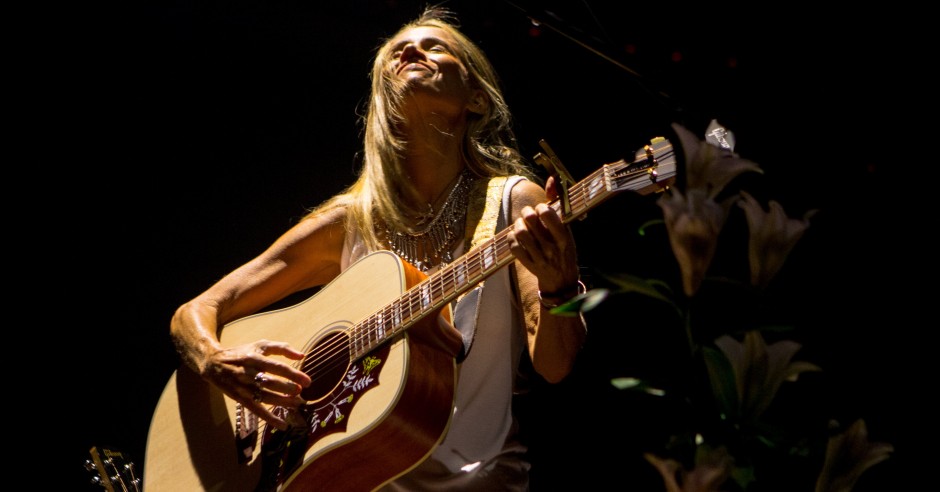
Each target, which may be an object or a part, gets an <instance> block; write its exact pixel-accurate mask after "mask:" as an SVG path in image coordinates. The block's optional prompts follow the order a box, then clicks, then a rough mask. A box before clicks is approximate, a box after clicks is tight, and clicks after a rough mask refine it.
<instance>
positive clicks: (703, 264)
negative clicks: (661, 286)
mask: <svg viewBox="0 0 940 492" xmlns="http://www.w3.org/2000/svg"><path fill="white" fill-rule="evenodd" d="M657 204H658V205H659V206H660V208H662V209H663V219H664V220H665V222H666V232H667V234H668V235H669V244H670V246H671V247H672V253H673V255H674V256H675V257H676V261H677V262H678V263H679V270H680V271H681V272H682V290H683V292H685V295H687V296H689V297H691V296H693V295H695V293H696V292H697V291H698V288H699V287H700V286H701V285H702V280H703V279H704V278H705V272H706V271H707V270H708V267H709V265H710V264H711V262H712V258H714V256H715V249H716V248H717V246H718V235H719V234H720V233H721V228H722V227H724V224H725V220H726V219H727V218H728V208H729V207H728V206H727V205H723V204H719V203H717V202H715V200H713V199H712V198H710V197H709V196H707V194H706V193H704V192H703V191H702V190H700V189H691V190H689V192H688V196H687V197H686V196H684V195H683V194H682V192H680V191H679V190H677V189H672V190H670V191H668V192H667V193H666V194H665V195H663V196H662V197H661V198H660V199H659V200H658V201H657Z"/></svg>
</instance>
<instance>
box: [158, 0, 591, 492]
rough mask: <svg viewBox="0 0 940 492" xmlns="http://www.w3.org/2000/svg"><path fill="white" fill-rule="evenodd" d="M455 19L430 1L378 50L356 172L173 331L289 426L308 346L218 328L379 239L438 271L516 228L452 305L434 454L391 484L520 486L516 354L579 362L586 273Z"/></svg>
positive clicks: (551, 362) (246, 400) (209, 368)
mask: <svg viewBox="0 0 940 492" xmlns="http://www.w3.org/2000/svg"><path fill="white" fill-rule="evenodd" d="M450 19H451V15H450V13H449V12H447V11H445V10H441V9H428V10H427V11H425V12H424V13H423V14H422V15H421V16H420V17H419V18H418V19H417V20H415V21H413V22H411V23H408V24H406V25H405V26H403V27H402V28H401V29H400V30H399V31H398V33H396V34H395V35H393V36H392V37H391V38H389V39H388V40H387V41H386V42H385V43H384V44H383V45H382V46H381V47H380V49H379V50H378V52H377V54H376V57H375V61H374V66H373V69H372V74H371V77H372V95H371V100H370V103H369V107H368V112H367V115H366V118H365V135H364V140H365V141H364V167H363V170H362V172H361V174H360V176H359V178H358V179H357V181H356V182H355V183H353V184H352V185H351V186H350V187H349V188H348V189H347V190H345V191H344V192H343V193H341V194H339V195H337V196H335V197H334V198H332V199H330V200H328V201H327V202H325V203H324V204H322V205H321V206H320V207H318V208H316V209H315V210H313V211H312V212H311V213H310V214H308V215H307V216H306V217H305V218H304V219H303V220H302V221H300V222H299V223H298V224H296V225H295V226H293V227H291V228H290V229H289V230H288V231H287V232H285V233H284V234H283V235H282V236H281V237H280V238H278V239H277V240H276V241H275V242H274V243H273V244H272V245H271V246H270V247H269V248H267V250H265V251H264V252H262V253H261V254H260V255H259V256H257V257H256V258H254V259H252V260H250V261H249V262H248V263H246V264H244V265H242V266H241V267H239V268H238V269H236V270H234V271H233V272H231V273H229V274H228V275H226V276H225V277H224V278H222V279H221V280H220V281H218V282H217V283H216V284H215V285H213V286H211V287H210V288H209V289H208V290H206V291H205V292H203V293H202V294H200V295H199V296H197V297H196V298H194V299H193V300H191V301H189V302H187V303H185V304H184V305H182V306H181V307H180V308H179V309H178V310H177V311H176V313H175V314H174V316H173V318H172V322H171V334H172V337H173V339H174V342H175V343H176V346H177V347H178V351H179V354H180V356H181V358H182V360H183V362H184V363H185V364H186V365H187V366H188V367H189V368H190V369H192V370H193V371H194V372H195V373H196V374H198V375H199V376H200V377H202V378H203V379H204V380H206V381H208V382H209V383H211V384H212V385H215V386H216V387H217V388H218V389H220V390H221V391H222V392H224V393H225V394H226V395H228V396H229V397H231V398H232V399H233V400H235V401H237V402H238V403H239V404H240V405H242V406H243V407H244V408H245V409H246V410H247V411H250V412H251V413H254V414H255V415H257V416H258V417H260V418H261V419H263V420H265V421H267V422H268V423H269V424H270V425H273V426H275V427H277V428H278V429H281V430H286V429H289V428H290V427H291V424H290V423H289V422H288V420H290V413H289V412H283V411H279V410H278V409H279V408H280V409H283V408H299V407H302V406H303V405H304V402H305V401H304V398H303V397H302V395H301V392H302V390H303V389H304V388H306V387H308V386H309V385H311V382H312V380H311V377H310V376H309V375H308V374H307V373H305V372H304V371H301V370H299V369H297V368H295V367H294V366H295V365H296V364H292V363H291V359H293V360H296V361H300V360H303V359H304V357H305V353H304V352H303V351H301V349H302V347H292V346H289V344H288V343H286V342H283V341H277V340H258V341H256V342H253V343H248V344H242V345H239V346H222V344H221V343H220V341H219V338H218V335H217V333H218V331H219V329H220V327H222V326H224V325H226V324H227V323H229V322H231V321H234V320H236V319H239V318H243V317H245V316H247V315H250V314H253V313H256V312H258V311H260V310H262V309H263V308H265V307H267V306H269V305H270V304H272V303H274V302H276V301H278V300H281V299H283V298H285V297H287V296H289V295H290V294H293V293H295V292H298V291H301V290H305V289H309V288H313V287H318V286H323V285H325V284H327V283H329V282H331V281H332V280H334V279H335V278H336V277H337V276H338V275H339V274H340V273H342V272H343V271H344V270H346V269H347V268H348V267H349V266H350V265H353V264H355V263H356V261H357V260H359V259H362V258H363V257H365V256H366V255H368V254H369V253H370V252H373V251H378V250H391V251H394V252H395V253H397V254H398V255H399V256H400V257H402V258H403V259H405V260H407V261H408V262H409V263H411V264H413V265H414V266H416V267H417V268H418V269H420V270H421V271H423V272H424V273H426V274H433V273H434V272H435V271H438V270H439V269H440V268H441V267H442V266H445V265H447V264H448V263H451V262H452V261H453V260H454V259H455V258H458V257H459V256H460V255H461V254H463V253H464V252H466V251H468V250H469V249H470V248H471V246H472V245H473V244H474V243H475V242H476V241H477V240H479V239H481V238H482V239H486V238H488V237H492V234H493V230H502V229H504V228H511V231H510V232H509V233H508V236H507V237H508V243H509V245H510V251H511V252H512V255H513V256H514V257H515V259H516V261H514V262H513V263H512V264H510V265H509V267H508V268H502V269H500V270H499V271H498V272H496V273H494V274H493V275H492V276H490V277H489V278H487V279H486V281H485V282H484V283H483V284H482V287H477V288H475V289H473V291H471V292H470V294H468V295H465V296H461V298H460V299H459V302H456V303H454V306H452V307H454V311H453V312H454V317H453V320H454V326H455V329H456V330H459V334H460V337H461V339H462V340H463V344H462V345H463V346H462V354H461V355H460V356H459V364H458V365H457V370H458V372H459V374H458V383H457V386H456V397H455V404H454V412H453V416H452V418H451V420H450V422H449V425H448V426H447V429H446V432H445V433H444V435H443V437H442V440H441V441H440V442H439V443H438V445H437V446H435V447H434V449H433V453H431V455H430V456H428V457H427V459H423V460H421V462H420V463H419V464H416V466H415V467H414V468H413V469H409V470H405V471H406V472H407V473H404V474H403V475H402V476H399V477H398V478H396V479H395V480H393V481H391V482H390V483H388V484H386V488H387V489H389V490H421V489H428V490H434V489H438V490H439V489H447V490H456V489H462V490H483V489H486V490H494V488H495V489H500V490H524V489H526V488H527V487H528V468H529V465H528V463H527V462H526V461H525V456H524V453H525V448H524V446H523V445H521V444H520V443H519V442H517V440H516V439H517V437H518V436H517V433H516V425H515V424H516V422H515V418H514V416H513V414H512V408H511V403H512V394H513V391H514V389H515V387H516V383H517V376H518V369H519V362H520V357H521V356H522V354H523V350H527V351H528V352H527V354H528V357H530V358H531V362H532V367H533V368H534V370H535V371H536V372H537V373H538V374H539V375H541V377H543V378H544V379H545V380H547V381H549V382H558V381H560V380H562V379H563V378H564V377H565V376H566V375H567V374H568V373H569V372H570V370H571V368H572V366H573V364H574V361H575V358H576V355H577V353H578V350H579V349H580V347H581V345H582V343H583V341H584V337H585V326H584V322H583V320H582V319H581V318H579V317H561V316H554V315H551V314H550V313H549V310H550V309H551V307H553V306H555V305H557V304H559V303H561V302H562V301H564V300H566V299H569V298H571V297H574V296H575V295H576V294H577V293H578V292H579V290H581V289H583V286H582V285H581V284H580V282H579V279H578V266H577V255H576V251H575V244H574V240H573V238H572V236H571V233H570V231H569V229H568V228H567V227H566V226H565V225H564V224H563V223H562V221H561V220H560V219H559V217H558V216H557V214H556V213H555V212H554V211H553V210H552V209H551V208H550V207H548V206H547V205H546V202H547V201H548V199H549V198H554V197H555V196H554V186H553V183H554V180H553V179H552V178H549V180H548V184H547V186H546V188H545V190H543V189H542V188H541V187H540V186H538V185H537V184H535V183H534V182H533V181H531V180H530V179H527V176H528V177H531V173H530V171H529V170H528V168H527V167H526V165H525V163H524V162H523V160H522V158H521V157H520V155H519V153H518V151H517V149H516V148H515V143H514V139H513V135H512V131H511V128H510V113H509V111H508V108H507V106H506V103H505V101H504V100H503V96H502V94H501V92H500V89H499V87H498V82H497V77H496V74H495V72H494V70H493V68H492V66H491V65H490V63H489V61H488V60H487V59H486V57H485V55H484V54H483V53H482V51H481V50H480V49H479V48H478V47H477V46H476V45H475V44H474V43H472V42H471V41H470V40H469V39H467V38H466V37H465V36H464V35H463V34H462V33H461V32H460V31H459V30H458V29H457V28H456V27H455V25H454V24H453V23H452V22H451V20H450ZM494 190H495V191H494ZM484 195H485V196H484ZM494 197H495V201H494V200H493V199H494ZM484 198H485V199H484ZM486 199H489V200H490V203H496V204H497V205H498V206H497V207H496V208H497V209H498V210H497V211H496V213H495V216H494V219H493V220H495V221H496V224H495V225H494V224H486V225H485V227H476V228H472V227H467V224H468V218H467V216H468V213H469V214H470V215H472V216H473V217H474V219H473V220H474V221H476V220H477V218H478V216H479V215H480V214H481V210H480V208H481V207H482V206H483V205H480V204H483V203H486ZM483 222H484V221H483V220H480V222H479V223H480V224H482V223H483ZM494 226H495V229H494ZM470 229H474V231H482V232H477V235H476V236H473V235H470V234H467V233H466V232H467V231H469V230H470ZM277 356H281V357H277ZM285 358H286V360H285ZM389 447H390V449H394V443H389Z"/></svg>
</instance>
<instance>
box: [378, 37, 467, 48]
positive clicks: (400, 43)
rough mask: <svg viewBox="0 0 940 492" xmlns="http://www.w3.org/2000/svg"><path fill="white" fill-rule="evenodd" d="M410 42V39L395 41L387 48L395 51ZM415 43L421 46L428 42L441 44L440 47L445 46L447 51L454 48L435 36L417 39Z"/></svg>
mask: <svg viewBox="0 0 940 492" xmlns="http://www.w3.org/2000/svg"><path fill="white" fill-rule="evenodd" d="M412 41H413V40H412V39H400V40H398V41H395V42H394V43H392V44H390V45H389V48H391V49H392V50H395V49H398V48H401V47H402V46H404V45H406V44H408V43H410V42H412ZM417 42H418V44H421V45H423V44H426V43H428V42H430V43H436V44H442V45H444V46H446V47H447V48H448V49H454V46H453V45H451V44H450V43H448V42H447V41H445V40H444V39H443V38H439V37H437V36H427V37H423V38H420V39H418V41H417Z"/></svg>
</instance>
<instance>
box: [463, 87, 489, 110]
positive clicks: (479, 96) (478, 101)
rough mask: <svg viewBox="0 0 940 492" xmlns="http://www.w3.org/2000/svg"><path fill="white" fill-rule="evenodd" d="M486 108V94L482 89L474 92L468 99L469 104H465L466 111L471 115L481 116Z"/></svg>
mask: <svg viewBox="0 0 940 492" xmlns="http://www.w3.org/2000/svg"><path fill="white" fill-rule="evenodd" d="M486 108H487V99H486V94H485V93H484V92H483V90H482V89H476V90H474V91H473V96H472V97H470V102H468V103H467V110H469V111H470V112H471V113H476V114H483V113H485V112H486Z"/></svg>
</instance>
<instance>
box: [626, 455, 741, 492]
mask: <svg viewBox="0 0 940 492" xmlns="http://www.w3.org/2000/svg"><path fill="white" fill-rule="evenodd" d="M643 457H644V458H646V461H648V462H649V463H650V464H652V465H653V466H654V467H655V468H656V470H658V471H659V474H660V475H662V476H663V482H664V483H665V485H666V492H720V491H722V490H725V489H724V488H723V485H724V484H725V482H727V481H728V478H730V477H731V473H732V471H733V470H734V458H732V457H731V454H730V453H728V450H727V449H725V448H724V447H720V448H717V449H711V448H708V447H707V446H699V447H698V448H697V449H696V453H695V468H693V469H691V470H686V469H685V468H684V467H683V466H682V464H681V463H679V462H678V461H676V460H674V459H671V458H661V457H659V456H656V455H654V454H652V453H644V454H643Z"/></svg>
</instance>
